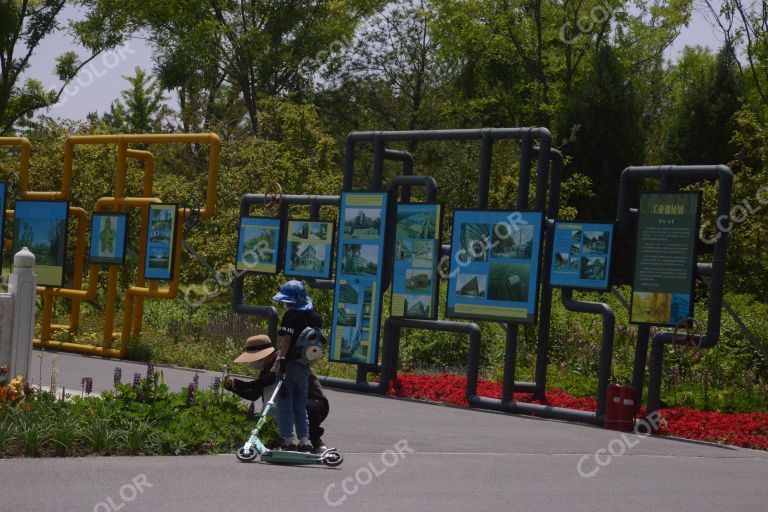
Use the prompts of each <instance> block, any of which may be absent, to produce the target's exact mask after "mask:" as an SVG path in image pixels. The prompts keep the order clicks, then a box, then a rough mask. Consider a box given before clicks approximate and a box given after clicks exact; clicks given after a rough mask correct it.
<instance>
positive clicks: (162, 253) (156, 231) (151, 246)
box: [144, 204, 179, 281]
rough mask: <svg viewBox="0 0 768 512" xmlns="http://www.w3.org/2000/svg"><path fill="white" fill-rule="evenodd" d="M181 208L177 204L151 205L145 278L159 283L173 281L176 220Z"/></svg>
mask: <svg viewBox="0 0 768 512" xmlns="http://www.w3.org/2000/svg"><path fill="white" fill-rule="evenodd" d="M178 213H179V207H178V205H175V204H150V205H149V224H148V226H147V254H146V256H145V259H144V277H145V278H147V279H155V280H157V281H171V280H172V279H173V270H174V268H173V261H174V257H175V255H176V251H177V250H178V248H177V247H176V218H177V216H178Z"/></svg>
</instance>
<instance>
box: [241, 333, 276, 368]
mask: <svg viewBox="0 0 768 512" xmlns="http://www.w3.org/2000/svg"><path fill="white" fill-rule="evenodd" d="M274 352H275V347H274V346H273V345H272V341H271V340H270V339H269V336H267V335H266V334H257V335H256V336H251V337H250V338H248V339H247V340H246V341H245V352H243V353H242V354H240V355H239V356H238V357H237V359H235V362H236V363H255V362H256V361H262V360H264V359H266V358H267V357H269V356H270V355H272V354H273V353H274Z"/></svg>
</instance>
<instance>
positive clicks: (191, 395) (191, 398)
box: [187, 382, 197, 407]
mask: <svg viewBox="0 0 768 512" xmlns="http://www.w3.org/2000/svg"><path fill="white" fill-rule="evenodd" d="M195 390H197V386H196V385H195V383H194V382H190V383H189V388H188V389H187V405H188V406H190V407H191V406H193V405H195Z"/></svg>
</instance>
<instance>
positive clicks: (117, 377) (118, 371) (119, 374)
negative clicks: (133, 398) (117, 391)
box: [114, 366, 123, 387]
mask: <svg viewBox="0 0 768 512" xmlns="http://www.w3.org/2000/svg"><path fill="white" fill-rule="evenodd" d="M122 380H123V369H122V368H120V367H119V366H115V373H114V382H115V387H117V385H118V384H120V383H121V382H122Z"/></svg>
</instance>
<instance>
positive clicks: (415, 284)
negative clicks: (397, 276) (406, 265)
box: [405, 269, 432, 293]
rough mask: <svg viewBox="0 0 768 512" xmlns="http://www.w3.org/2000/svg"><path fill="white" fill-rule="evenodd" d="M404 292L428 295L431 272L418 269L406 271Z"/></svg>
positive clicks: (430, 289) (430, 284) (430, 287)
mask: <svg viewBox="0 0 768 512" xmlns="http://www.w3.org/2000/svg"><path fill="white" fill-rule="evenodd" d="M405 290H406V291H407V292H410V293H430V292H431V291H432V275H431V272H430V271H429V270H420V269H408V270H406V271H405Z"/></svg>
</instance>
